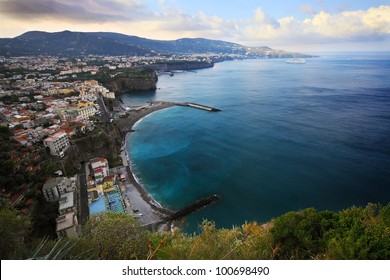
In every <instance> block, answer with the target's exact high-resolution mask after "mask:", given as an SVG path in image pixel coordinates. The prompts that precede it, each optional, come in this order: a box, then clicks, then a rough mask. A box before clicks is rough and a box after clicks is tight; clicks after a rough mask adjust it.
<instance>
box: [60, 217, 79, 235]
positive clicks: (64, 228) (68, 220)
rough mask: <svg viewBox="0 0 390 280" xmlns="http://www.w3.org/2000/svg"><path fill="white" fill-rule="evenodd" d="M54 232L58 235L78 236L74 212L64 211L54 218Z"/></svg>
mask: <svg viewBox="0 0 390 280" xmlns="http://www.w3.org/2000/svg"><path fill="white" fill-rule="evenodd" d="M56 223H57V226H56V233H57V236H58V237H78V234H77V226H78V221H77V216H76V213H75V212H70V213H66V214H64V215H61V216H59V217H58V218H57V219H56Z"/></svg>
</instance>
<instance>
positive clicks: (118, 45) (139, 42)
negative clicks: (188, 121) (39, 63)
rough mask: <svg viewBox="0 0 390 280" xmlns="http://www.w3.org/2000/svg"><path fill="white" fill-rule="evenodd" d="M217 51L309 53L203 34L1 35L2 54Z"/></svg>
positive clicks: (287, 55) (264, 54)
mask: <svg viewBox="0 0 390 280" xmlns="http://www.w3.org/2000/svg"><path fill="white" fill-rule="evenodd" d="M199 53H216V54H224V55H232V54H237V55H243V56H248V57H271V58H272V57H284V58H291V57H310V56H309V55H305V54H300V53H292V52H286V51H281V50H273V49H271V48H269V47H255V48H252V47H246V46H242V45H239V44H236V43H230V42H226V41H220V40H209V39H204V38H194V39H191V38H182V39H178V40H152V39H146V38H141V37H137V36H129V35H125V34H120V33H111V32H72V31H62V32H54V33H49V32H43V31H29V32H26V33H24V34H22V35H20V36H17V37H15V38H0V55H1V56H28V55H59V56H81V55H156V54H199Z"/></svg>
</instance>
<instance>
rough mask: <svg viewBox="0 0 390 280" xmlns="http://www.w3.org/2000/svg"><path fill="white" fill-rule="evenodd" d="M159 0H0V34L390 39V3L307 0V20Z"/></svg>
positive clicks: (268, 40)
mask: <svg viewBox="0 0 390 280" xmlns="http://www.w3.org/2000/svg"><path fill="white" fill-rule="evenodd" d="M160 2H161V5H162V7H164V8H163V9H162V11H161V12H159V13H156V12H153V11H151V10H150V9H149V8H148V7H147V6H145V5H144V4H143V3H142V1H141V0H95V1H92V0H88V1H79V0H30V1H23V0H0V6H1V10H0V20H1V21H2V23H3V24H2V29H1V31H0V32H1V33H0V37H5V36H12V37H13V36H15V35H17V34H18V33H19V34H20V33H22V32H25V31H28V30H46V31H61V30H64V29H69V30H77V31H111V32H119V33H125V34H130V35H138V36H142V37H149V38H155V39H177V38H181V37H205V38H211V39H221V40H228V41H233V42H237V43H242V44H246V45H250V46H260V45H269V46H271V47H273V46H282V45H285V46H288V45H293V44H299V45H304V44H321V43H324V44H325V43H326V44H329V43H338V42H358V41H364V42H378V41H380V40H382V41H383V40H384V41H385V40H387V41H389V40H390V6H385V5H382V6H379V7H373V8H370V9H368V10H358V11H344V12H341V13H335V14H330V13H327V12H325V11H322V12H318V13H316V12H315V11H314V9H313V8H312V7H311V6H309V5H306V6H303V7H301V10H302V9H303V10H305V11H306V12H307V13H308V14H311V15H308V17H307V18H306V19H304V20H298V19H295V18H293V17H291V16H290V17H284V18H279V19H276V18H273V17H271V16H270V15H268V14H267V13H266V12H265V11H264V10H263V9H261V8H257V9H256V10H255V11H254V13H253V17H251V18H248V19H244V20H233V19H232V20H229V19H223V18H221V17H218V16H210V15H207V14H206V13H204V12H199V13H197V14H188V13H185V12H183V11H182V10H180V9H177V8H174V7H172V6H168V4H167V3H168V2H170V3H172V2H174V1H172V0H171V1H160ZM318 2H322V1H318ZM313 13H314V14H313ZM15 33H16V34H15Z"/></svg>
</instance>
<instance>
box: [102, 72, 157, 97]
mask: <svg viewBox="0 0 390 280" xmlns="http://www.w3.org/2000/svg"><path fill="white" fill-rule="evenodd" d="M157 80H158V78H157V74H156V72H155V71H153V70H148V71H145V70H143V71H139V72H137V73H134V72H132V73H130V74H127V75H121V76H118V77H114V78H112V79H110V80H109V81H107V82H105V83H104V86H105V87H106V88H107V89H109V90H110V91H112V92H115V93H119V92H122V91H132V90H155V89H156V88H157V87H156V83H157Z"/></svg>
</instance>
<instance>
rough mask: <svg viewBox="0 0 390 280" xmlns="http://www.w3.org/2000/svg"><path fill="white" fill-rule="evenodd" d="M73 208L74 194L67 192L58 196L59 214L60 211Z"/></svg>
mask: <svg viewBox="0 0 390 280" xmlns="http://www.w3.org/2000/svg"><path fill="white" fill-rule="evenodd" d="M72 207H74V193H73V192H67V193H64V194H61V195H60V205H59V207H58V210H59V211H60V212H61V211H62V210H65V209H68V208H72Z"/></svg>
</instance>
